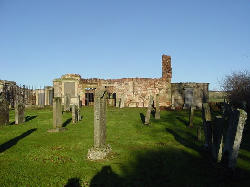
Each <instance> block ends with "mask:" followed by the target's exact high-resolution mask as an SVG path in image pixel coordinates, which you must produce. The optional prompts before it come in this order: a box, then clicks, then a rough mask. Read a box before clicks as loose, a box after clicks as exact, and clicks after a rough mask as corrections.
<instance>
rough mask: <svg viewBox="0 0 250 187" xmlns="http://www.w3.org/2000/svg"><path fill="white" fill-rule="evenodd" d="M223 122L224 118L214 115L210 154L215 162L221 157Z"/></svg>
mask: <svg viewBox="0 0 250 187" xmlns="http://www.w3.org/2000/svg"><path fill="white" fill-rule="evenodd" d="M224 124H225V121H224V119H223V118H222V117H221V116H216V118H215V122H214V124H213V126H212V135H213V144H212V156H213V159H214V160H215V161H216V162H220V161H221V157H222V147H223V129H224V127H225V126H224Z"/></svg>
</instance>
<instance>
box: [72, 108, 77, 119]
mask: <svg viewBox="0 0 250 187" xmlns="http://www.w3.org/2000/svg"><path fill="white" fill-rule="evenodd" d="M77 121H78V117H77V106H76V105H72V123H76V122H77Z"/></svg>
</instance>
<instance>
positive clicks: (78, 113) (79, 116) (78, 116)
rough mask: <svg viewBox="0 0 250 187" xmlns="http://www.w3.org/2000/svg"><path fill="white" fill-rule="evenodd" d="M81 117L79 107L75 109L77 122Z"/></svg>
mask: <svg viewBox="0 0 250 187" xmlns="http://www.w3.org/2000/svg"><path fill="white" fill-rule="evenodd" d="M81 120H82V116H81V107H77V121H81Z"/></svg>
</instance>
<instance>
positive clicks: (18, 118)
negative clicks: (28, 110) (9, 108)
mask: <svg viewBox="0 0 250 187" xmlns="http://www.w3.org/2000/svg"><path fill="white" fill-rule="evenodd" d="M24 111H25V105H24V103H17V104H16V107H15V124H21V123H24V122H25V116H24Z"/></svg>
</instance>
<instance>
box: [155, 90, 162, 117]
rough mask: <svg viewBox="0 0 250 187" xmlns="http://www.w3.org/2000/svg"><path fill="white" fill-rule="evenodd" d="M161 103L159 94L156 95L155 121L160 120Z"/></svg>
mask: <svg viewBox="0 0 250 187" xmlns="http://www.w3.org/2000/svg"><path fill="white" fill-rule="evenodd" d="M160 118H161V114H160V103H159V94H156V96H155V119H160Z"/></svg>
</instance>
